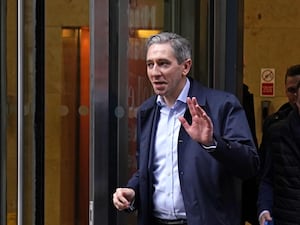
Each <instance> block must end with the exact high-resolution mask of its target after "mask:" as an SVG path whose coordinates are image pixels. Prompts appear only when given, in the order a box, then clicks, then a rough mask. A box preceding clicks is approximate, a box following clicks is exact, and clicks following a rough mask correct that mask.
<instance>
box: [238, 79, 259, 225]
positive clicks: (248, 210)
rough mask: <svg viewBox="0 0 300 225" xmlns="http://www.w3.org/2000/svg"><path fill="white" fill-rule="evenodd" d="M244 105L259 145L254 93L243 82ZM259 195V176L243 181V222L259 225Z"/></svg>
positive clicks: (253, 135) (256, 143)
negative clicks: (257, 201)
mask: <svg viewBox="0 0 300 225" xmlns="http://www.w3.org/2000/svg"><path fill="white" fill-rule="evenodd" d="M242 103H243V107H244V109H245V113H246V117H247V120H248V124H249V127H250V130H251V133H252V137H253V141H254V143H255V146H256V147H258V142H257V137H256V126H255V114H254V99H253V94H252V93H251V92H250V91H249V87H248V86H247V85H246V84H243V102H242ZM257 195H258V178H257V176H254V177H251V178H249V179H246V180H244V181H243V182H242V224H243V225H244V224H245V222H249V223H251V225H258V224H259V223H258V220H257V207H256V200H257Z"/></svg>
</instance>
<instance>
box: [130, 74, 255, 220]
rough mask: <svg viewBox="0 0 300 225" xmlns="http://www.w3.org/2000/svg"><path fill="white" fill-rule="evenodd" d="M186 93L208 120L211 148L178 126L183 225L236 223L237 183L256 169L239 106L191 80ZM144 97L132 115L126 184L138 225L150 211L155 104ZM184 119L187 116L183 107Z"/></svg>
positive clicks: (249, 137)
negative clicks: (133, 147)
mask: <svg viewBox="0 0 300 225" xmlns="http://www.w3.org/2000/svg"><path fill="white" fill-rule="evenodd" d="M189 79H190V81H191V87H190V90H189V94H188V96H190V97H194V96H195V97H197V99H198V103H199V105H200V106H202V107H203V108H204V110H205V111H206V113H207V114H208V116H210V118H211V119H212V122H213V125H214V138H215V140H216V141H217V148H216V149H215V151H213V152H208V151H207V150H205V149H204V148H203V147H202V145H201V144H199V143H198V142H195V141H194V140H192V139H191V138H190V136H189V135H188V134H187V133H186V131H185V130H184V128H183V127H181V129H180V132H179V138H178V171H179V179H180V187H181V191H182V195H183V200H184V206H185V209H186V214H187V222H188V225H221V224H224V225H240V222H241V220H240V182H239V179H238V178H249V177H251V176H253V175H255V174H256V172H257V170H258V166H259V157H258V155H257V151H256V147H255V145H254V142H253V140H252V135H251V132H250V129H249V126H248V123H247V119H246V116H245V113H244V110H243V108H242V107H241V105H240V103H239V101H238V100H237V99H236V97H235V96H234V95H232V94H229V93H226V92H222V91H217V90H213V89H209V88H206V87H204V86H202V85H200V84H199V83H197V82H196V81H194V80H193V79H191V78H189ZM156 98H157V96H153V97H151V98H149V99H148V100H146V101H145V102H144V103H143V104H142V105H141V106H140V108H139V111H138V117H137V166H138V168H137V172H136V173H135V174H134V175H133V176H132V178H131V179H130V180H129V182H128V184H127V187H130V188H133V189H134V190H135V193H136V198H135V207H136V209H137V210H138V224H139V225H150V221H151V216H152V193H153V185H152V179H153V177H152V154H153V149H154V142H155V133H156V128H157V122H158V119H159V112H160V108H159V106H158V105H157V104H156ZM184 116H185V118H186V119H187V121H191V115H190V113H189V110H188V108H187V110H186V113H185V115H184Z"/></svg>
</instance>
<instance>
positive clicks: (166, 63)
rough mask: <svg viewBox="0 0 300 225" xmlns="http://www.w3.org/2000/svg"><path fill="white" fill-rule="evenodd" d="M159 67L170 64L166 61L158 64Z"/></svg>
mask: <svg viewBox="0 0 300 225" xmlns="http://www.w3.org/2000/svg"><path fill="white" fill-rule="evenodd" d="M158 65H159V66H164V67H165V66H168V65H169V63H168V62H165V61H163V62H160V63H159V64H158Z"/></svg>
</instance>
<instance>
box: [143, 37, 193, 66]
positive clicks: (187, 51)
mask: <svg viewBox="0 0 300 225" xmlns="http://www.w3.org/2000/svg"><path fill="white" fill-rule="evenodd" d="M165 43H170V45H171V47H172V48H173V50H174V54H175V57H176V59H177V62H178V64H181V63H183V62H184V61H185V60H187V59H191V56H192V49H191V44H190V42H189V41H188V40H187V39H186V38H184V37H182V36H180V35H178V34H175V33H170V32H162V33H159V34H155V35H153V36H151V37H150V38H149V39H148V40H147V42H146V52H148V49H149V47H150V46H151V45H153V44H165Z"/></svg>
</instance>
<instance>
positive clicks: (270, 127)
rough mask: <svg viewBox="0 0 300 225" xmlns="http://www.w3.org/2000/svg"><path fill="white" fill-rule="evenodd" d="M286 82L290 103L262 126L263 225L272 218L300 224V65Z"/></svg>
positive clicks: (260, 213) (260, 201) (260, 205)
mask: <svg viewBox="0 0 300 225" xmlns="http://www.w3.org/2000/svg"><path fill="white" fill-rule="evenodd" d="M285 81H286V82H285V84H286V93H287V97H288V99H289V102H288V103H286V104H284V105H283V106H282V107H280V109H279V110H278V111H277V112H276V113H274V114H273V115H271V116H269V117H268V118H267V119H266V121H265V122H264V126H263V139H262V143H261V146H260V152H259V153H260V157H261V163H262V170H261V171H260V176H261V180H260V185H259V192H258V199H257V208H258V219H259V223H260V225H263V224H264V223H265V222H266V221H272V220H273V219H274V221H275V224H289V225H292V224H300V217H299V215H300V214H299V208H300V199H299V197H298V198H297V197H296V196H300V179H299V174H300V169H299V168H300V167H299V165H300V160H299V156H300V148H299V140H300V139H299V129H300V125H299V113H298V111H299V110H300V94H299V86H300V65H295V66H292V67H290V68H289V69H288V70H287V73H286V78H285ZM296 105H297V106H298V107H296ZM297 207H298V208H297ZM297 209H298V211H297Z"/></svg>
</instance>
